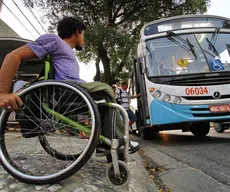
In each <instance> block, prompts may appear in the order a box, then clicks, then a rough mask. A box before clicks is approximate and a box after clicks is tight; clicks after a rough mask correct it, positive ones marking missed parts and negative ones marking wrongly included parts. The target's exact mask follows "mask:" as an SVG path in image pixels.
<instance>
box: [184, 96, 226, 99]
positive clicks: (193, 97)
mask: <svg viewBox="0 0 230 192" xmlns="http://www.w3.org/2000/svg"><path fill="white" fill-rule="evenodd" d="M183 98H184V99H187V100H211V99H215V98H213V97H212V96H183ZM228 98H230V95H221V97H220V98H219V99H228ZM219 99H218V100H219Z"/></svg>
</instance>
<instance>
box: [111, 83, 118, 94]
mask: <svg viewBox="0 0 230 192" xmlns="http://www.w3.org/2000/svg"><path fill="white" fill-rule="evenodd" d="M112 89H113V92H114V96H116V89H117V86H116V85H115V84H113V85H112Z"/></svg>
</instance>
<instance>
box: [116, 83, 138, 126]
mask: <svg viewBox="0 0 230 192" xmlns="http://www.w3.org/2000/svg"><path fill="white" fill-rule="evenodd" d="M127 89H128V82H127V81H126V80H123V81H122V82H121V88H118V89H117V90H116V98H117V101H118V103H120V105H121V106H122V107H124V108H125V110H126V111H127V113H128V116H129V126H131V125H132V124H133V123H134V122H135V121H136V120H137V117H136V115H135V114H134V113H133V111H132V110H131V109H130V102H131V99H135V98H138V97H140V96H141V94H137V95H132V96H131V95H130V94H129V92H128V91H127Z"/></svg>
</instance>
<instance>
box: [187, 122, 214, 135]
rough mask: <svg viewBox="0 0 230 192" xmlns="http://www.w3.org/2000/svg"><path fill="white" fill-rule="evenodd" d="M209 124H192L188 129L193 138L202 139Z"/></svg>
mask: <svg viewBox="0 0 230 192" xmlns="http://www.w3.org/2000/svg"><path fill="white" fill-rule="evenodd" d="M209 130H210V123H209V122H199V123H194V124H192V125H191V127H190V131H191V132H192V134H193V135H194V136H198V137H204V136H206V135H207V134H208V133H209Z"/></svg>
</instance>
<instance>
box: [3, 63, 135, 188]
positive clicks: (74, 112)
mask: <svg viewBox="0 0 230 192" xmlns="http://www.w3.org/2000/svg"><path fill="white" fill-rule="evenodd" d="M50 65H51V64H50V62H49V61H45V67H44V76H43V77H42V78H40V80H39V81H38V82H35V83H32V84H31V85H29V86H28V87H26V88H25V89H23V90H22V91H21V92H20V93H19V94H18V95H19V96H20V98H21V99H22V101H23V103H24V105H23V106H22V107H21V108H20V109H19V110H18V111H17V112H16V124H17V126H16V125H12V124H10V123H9V121H8V118H9V115H10V112H7V111H5V110H3V111H2V113H1V115H0V132H1V134H0V160H1V164H2V166H3V167H4V169H5V170H6V171H7V172H8V173H9V174H10V175H12V176H13V177H14V178H16V179H18V180H20V181H22V182H25V183H30V184H50V183H57V182H60V181H62V180H64V179H67V178H68V177H70V176H72V175H73V174H75V173H76V172H77V171H78V170H80V169H81V168H82V167H83V166H84V165H85V164H86V163H87V162H88V160H89V159H90V158H91V157H92V155H93V154H94V152H95V151H96V149H97V146H98V144H99V143H105V144H107V146H109V148H108V149H107V150H105V152H104V155H106V157H107V159H108V160H110V161H111V163H110V164H109V165H108V167H107V169H106V179H107V181H108V182H109V183H110V184H111V185H112V186H113V187H117V188H123V187H124V186H126V185H127V184H128V183H129V181H130V172H129V169H128V167H127V164H126V163H127V161H128V154H129V129H128V116H127V113H126V111H125V109H124V108H123V107H121V106H120V105H118V104H115V103H107V102H96V101H95V100H94V99H93V98H92V97H91V95H90V94H89V93H88V92H86V91H85V90H84V89H83V88H82V87H80V86H79V85H77V84H76V83H74V84H73V83H72V82H67V81H56V80H50V79H49V73H50V71H51V70H50V68H51V67H50ZM105 107H106V108H111V109H110V110H112V111H113V120H114V119H116V112H115V111H116V110H117V109H118V110H119V111H120V112H121V113H123V116H124V117H125V118H124V124H125V135H124V136H123V137H119V138H117V137H116V134H115V123H114V124H113V126H112V132H113V134H112V137H111V139H109V138H106V137H105V136H103V135H101V117H100V113H99V110H103V108H105ZM11 128H16V130H17V131H14V132H10V131H8V130H10V129H11ZM120 146H124V148H123V150H122V153H118V151H119V148H120ZM120 159H122V161H121V160H120Z"/></svg>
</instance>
